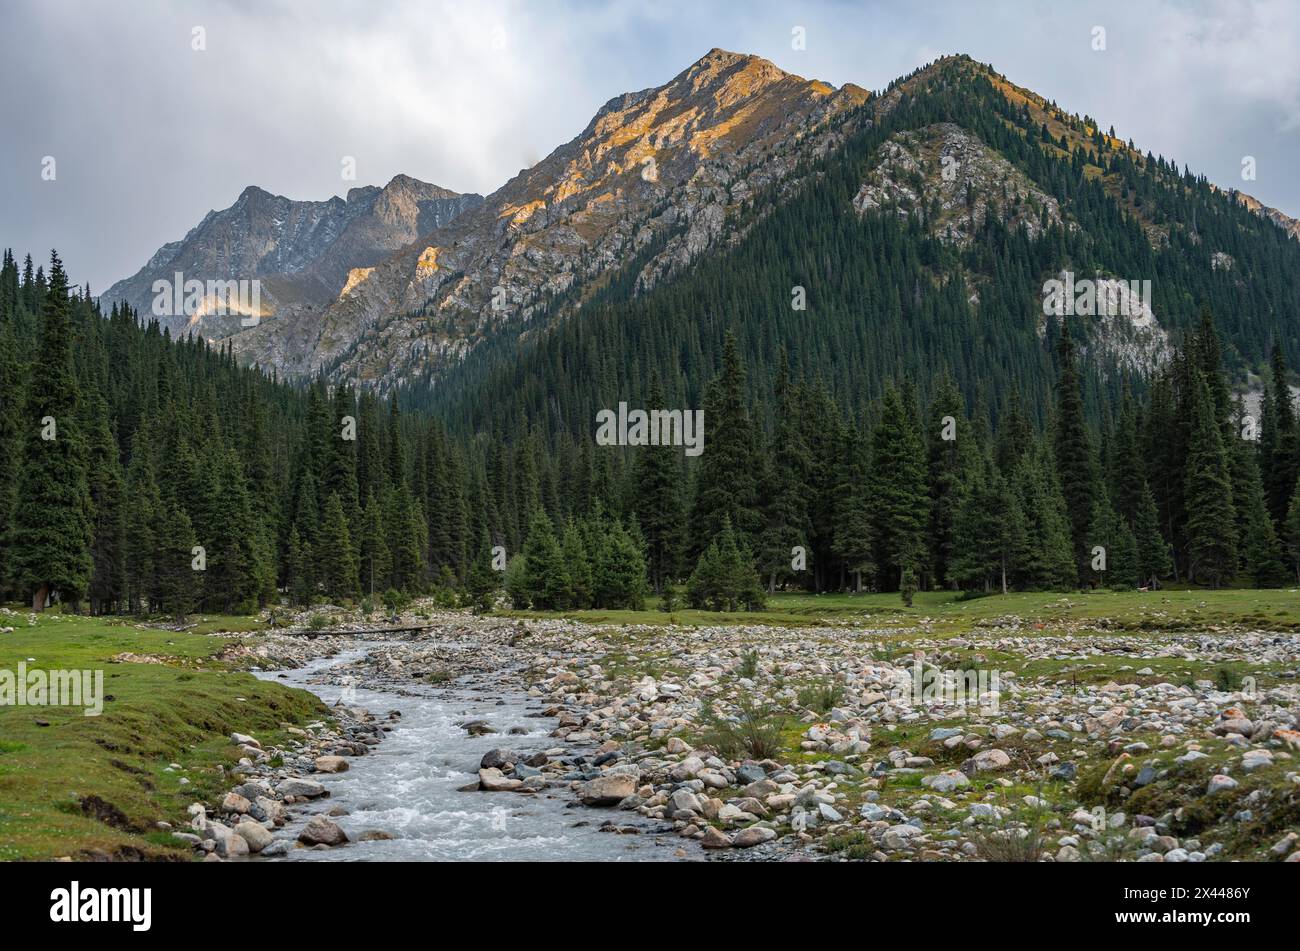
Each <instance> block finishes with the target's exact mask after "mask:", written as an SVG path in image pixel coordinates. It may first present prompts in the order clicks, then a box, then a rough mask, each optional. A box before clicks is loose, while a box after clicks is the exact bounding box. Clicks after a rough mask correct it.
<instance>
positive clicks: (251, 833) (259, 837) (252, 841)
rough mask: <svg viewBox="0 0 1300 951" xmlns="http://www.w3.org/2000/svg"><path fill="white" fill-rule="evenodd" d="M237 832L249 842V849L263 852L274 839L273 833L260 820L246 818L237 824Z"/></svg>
mask: <svg viewBox="0 0 1300 951" xmlns="http://www.w3.org/2000/svg"><path fill="white" fill-rule="evenodd" d="M235 834H236V835H238V836H239V837H240V838H242V839H243V840H244V841H245V842H247V843H248V851H250V852H261V851H262V850H263V849H265V848H266V847H267V846H268V845H270V844H271V842H272V841H273V840H274V837H273V836H272V835H271V833H269V832H267V831H266V827H265V826H263V825H262V823H260V822H255V821H253V820H252V819H244V820H243V821H241V822H240V823H239V825H237V826H235Z"/></svg>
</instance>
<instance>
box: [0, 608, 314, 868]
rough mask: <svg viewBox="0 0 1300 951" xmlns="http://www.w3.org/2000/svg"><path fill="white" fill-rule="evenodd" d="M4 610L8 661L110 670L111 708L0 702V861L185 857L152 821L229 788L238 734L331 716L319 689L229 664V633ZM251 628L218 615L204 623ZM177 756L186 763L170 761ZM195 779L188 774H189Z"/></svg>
mask: <svg viewBox="0 0 1300 951" xmlns="http://www.w3.org/2000/svg"><path fill="white" fill-rule="evenodd" d="M27 618H28V616H27V614H25V613H21V614H8V615H0V627H9V626H12V627H13V628H14V631H13V632H12V633H9V634H0V670H3V669H7V670H11V671H13V670H16V669H17V665H18V664H19V662H24V663H25V664H26V667H27V669H28V670H33V669H44V670H51V669H72V670H80V669H102V670H103V671H104V693H105V695H106V701H105V703H104V709H103V713H102V714H101V715H100V716H95V717H87V716H84V715H83V711H82V710H81V709H80V708H71V707H51V706H41V707H32V706H21V707H20V706H0V860H9V861H12V860H15V859H17V860H22V859H48V858H57V857H60V856H71V857H73V858H93V857H104V856H111V857H116V858H139V857H148V858H168V857H171V858H178V859H187V858H188V857H189V854H190V853H189V851H188V849H178V848H176V847H175V846H174V845H173V844H171V841H170V836H169V835H168V834H167V833H165V832H159V831H157V830H156V828H155V823H156V822H157V821H158V820H168V821H171V822H172V823H173V824H176V825H178V826H179V825H181V824H183V823H184V822H185V820H186V815H185V809H186V807H187V806H188V805H189V804H190V803H191V802H194V801H195V800H201V799H205V798H207V799H211V798H212V797H214V796H219V795H220V794H221V793H224V791H225V790H226V789H227V788H229V785H230V783H229V782H228V781H227V780H226V779H225V778H224V777H223V776H222V768H223V767H229V766H231V765H233V764H234V763H235V762H237V760H238V751H237V750H236V748H235V746H234V745H233V744H232V743H231V742H230V740H229V735H230V733H232V732H235V731H238V732H242V733H252V734H254V735H256V736H258V738H259V739H261V740H263V741H264V742H267V741H270V742H276V741H277V740H278V739H282V738H283V736H282V734H281V733H280V730H281V724H282V723H292V724H300V723H303V722H307V721H310V720H312V719H316V718H319V717H322V716H324V715H325V714H326V711H325V708H324V707H323V706H322V705H321V704H320V703H319V701H317V700H316V698H315V697H313V696H312V695H311V694H309V693H307V692H305V691H301V690H291V689H288V688H285V687H282V686H280V685H278V684H274V683H265V682H263V681H260V680H258V679H257V678H255V677H253V676H252V675H250V674H246V673H238V672H234V671H231V670H229V669H227V668H226V665H225V664H224V663H223V662H222V661H221V659H220V657H219V656H218V655H219V654H220V652H221V650H222V649H223V648H224V647H227V646H229V644H230V642H229V641H228V640H227V639H225V638H215V637H206V636H203V635H202V634H200V633H191V632H186V633H183V634H177V633H172V632H168V631H157V630H152V629H148V628H142V627H139V626H136V625H134V624H131V623H124V622H121V621H117V620H110V619H104V618H79V617H71V616H62V615H56V614H47V615H43V616H39V618H38V620H37V622H36V624H35V625H34V626H29V624H28V619H27ZM231 627H235V628H236V629H238V630H247V629H249V624H248V619H246V618H239V619H212V620H210V621H208V622H206V623H204V625H203V626H202V628H200V629H201V630H226V629H229V628H231ZM170 764H176V765H177V766H179V769H177V768H171V767H170ZM183 780H188V782H183Z"/></svg>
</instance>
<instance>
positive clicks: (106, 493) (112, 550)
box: [89, 399, 127, 614]
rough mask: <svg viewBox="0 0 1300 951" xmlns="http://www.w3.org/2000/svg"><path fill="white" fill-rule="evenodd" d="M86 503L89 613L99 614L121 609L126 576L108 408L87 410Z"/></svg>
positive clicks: (121, 489)
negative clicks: (90, 516) (90, 520)
mask: <svg viewBox="0 0 1300 951" xmlns="http://www.w3.org/2000/svg"><path fill="white" fill-rule="evenodd" d="M91 419H92V423H91V425H92V429H91V434H90V438H91V443H90V457H89V459H90V499H91V505H92V508H93V511H94V519H95V520H94V526H93V530H92V539H93V542H92V544H91V559H92V561H93V564H94V568H93V571H92V574H91V578H90V609H91V611H92V612H94V613H96V614H99V613H103V612H106V611H115V610H119V609H120V608H121V607H123V606H124V601H125V599H126V591H127V575H126V568H127V565H126V523H127V512H126V497H125V494H126V486H125V484H124V481H123V478H122V466H121V463H120V461H119V460H118V453H117V440H115V439H114V438H113V434H112V433H111V432H110V431H109V428H108V406H107V405H106V404H105V403H104V402H103V400H102V399H96V400H95V402H94V403H93V404H92V406H91Z"/></svg>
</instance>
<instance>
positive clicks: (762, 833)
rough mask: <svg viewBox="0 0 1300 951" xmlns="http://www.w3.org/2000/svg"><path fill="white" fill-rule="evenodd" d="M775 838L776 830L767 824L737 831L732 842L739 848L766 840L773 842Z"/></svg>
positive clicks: (750, 846)
mask: <svg viewBox="0 0 1300 951" xmlns="http://www.w3.org/2000/svg"><path fill="white" fill-rule="evenodd" d="M775 838H776V831H775V830H773V829H769V828H767V827H766V826H750V827H749V828H748V829H741V830H740V831H739V832H737V833H736V835H735V837H734V838H732V840H731V842H732V845H734V846H735V847H736V848H738V849H749V848H753V847H754V846H756V845H762V844H763V843H764V842H771V841H772V840H773V839H775Z"/></svg>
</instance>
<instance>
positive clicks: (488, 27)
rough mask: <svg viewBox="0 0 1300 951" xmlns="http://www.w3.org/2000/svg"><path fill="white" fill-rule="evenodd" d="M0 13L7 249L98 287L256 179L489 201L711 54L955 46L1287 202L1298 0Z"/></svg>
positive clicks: (811, 57)
mask: <svg viewBox="0 0 1300 951" xmlns="http://www.w3.org/2000/svg"><path fill="white" fill-rule="evenodd" d="M6 20H7V23H6V29H5V30H4V31H3V33H2V34H0V70H3V75H2V77H0V78H2V79H3V81H2V82H0V112H2V114H3V115H4V116H5V119H6V141H5V143H4V144H3V146H0V243H4V244H11V245H13V246H14V247H15V248H16V249H18V250H19V251H20V252H21V251H26V250H29V249H30V250H31V251H33V253H34V254H42V255H43V254H44V252H45V250H46V249H48V248H49V247H51V246H55V245H57V246H58V247H59V248H60V250H61V252H63V254H64V258H65V260H66V262H67V264H68V266H69V268H70V270H71V273H72V274H73V275H74V277H75V278H77V279H81V280H90V281H91V282H92V286H93V288H94V289H96V290H101V289H103V288H104V287H106V286H107V285H108V284H109V283H111V282H112V281H113V280H116V279H117V278H119V277H123V276H125V275H127V274H129V273H132V272H134V271H135V270H136V269H137V268H138V267H139V266H140V265H141V264H142V263H143V262H144V261H145V260H146V259H147V258H148V256H149V255H150V254H152V253H153V251H154V250H156V248H157V247H158V246H159V245H160V244H162V243H163V242H164V241H168V240H174V239H176V238H179V237H180V236H181V235H183V234H184V233H185V231H186V230H188V229H189V228H190V227H192V226H193V225H194V224H195V223H197V222H198V220H199V219H200V218H201V217H202V216H203V214H204V213H206V212H207V211H208V210H210V209H213V208H221V207H225V206H226V205H228V204H230V203H231V202H232V201H233V200H234V199H235V197H236V196H237V195H238V194H239V192H240V191H241V190H242V189H243V187H244V186H245V185H249V184H257V185H261V186H262V187H264V188H267V189H268V190H270V191H274V192H278V193H281V194H286V195H288V196H290V197H293V198H314V199H323V198H326V197H328V196H330V195H333V194H343V193H345V192H346V191H347V189H348V188H349V187H351V186H352V185H355V184H383V183H385V182H387V181H388V180H389V179H390V178H391V177H392V176H393V175H395V174H397V173H399V172H404V173H406V174H410V175H413V176H415V177H417V178H421V179H424V180H426V181H432V182H435V183H437V184H439V185H443V186H445V187H448V188H454V189H456V190H459V191H478V192H483V193H486V192H490V191H492V190H493V189H495V188H496V187H498V186H499V185H501V184H502V183H504V182H505V180H506V179H508V178H509V177H510V176H511V175H513V174H514V173H516V172H517V171H519V170H520V169H521V168H523V167H526V166H528V165H531V164H533V163H534V162H536V161H537V160H538V159H539V158H541V157H542V156H544V155H546V154H547V153H548V152H550V151H551V149H553V148H555V147H556V146H557V145H559V144H561V143H562V142H565V141H567V140H568V139H570V138H572V137H573V136H574V135H576V134H577V133H578V132H580V131H581V130H582V129H583V127H585V126H586V124H587V122H588V121H589V120H590V118H591V116H592V115H593V114H594V112H595V111H596V109H598V108H599V107H600V106H601V105H602V104H603V103H605V102H606V101H608V100H609V99H610V98H612V97H614V96H616V95H618V94H619V93H622V92H625V91H629V90H635V89H642V88H645V87H648V86H653V85H658V84H660V83H663V82H666V81H667V80H668V79H670V78H671V77H672V76H674V75H675V74H677V73H678V72H680V71H681V70H682V69H684V68H685V67H686V66H688V65H689V64H690V63H691V62H693V61H694V60H695V59H697V58H698V57H699V56H701V55H703V53H705V52H706V51H707V50H708V49H710V48H711V47H714V46H722V47H724V48H728V49H734V50H740V51H745V52H755V53H758V54H760V55H763V56H766V57H768V58H769V59H772V60H773V61H774V62H776V63H777V64H778V65H779V66H781V67H783V68H785V69H788V70H790V71H792V72H796V73H799V74H800V75H803V76H807V77H816V78H820V79H825V80H828V81H830V82H834V83H836V84H841V83H844V82H855V83H857V84H859V85H863V86H866V87H868V88H880V87H882V86H884V85H885V84H886V83H887V82H889V81H890V80H891V79H893V78H895V77H897V76H898V75H901V74H903V73H906V72H909V71H911V70H912V69H914V68H916V67H917V66H919V65H921V64H922V63H923V62H926V61H929V60H931V59H934V58H935V57H936V56H937V55H940V54H942V53H951V52H968V53H970V54H971V55H972V56H975V57H976V58H977V59H980V60H983V61H986V62H992V63H993V65H994V66H995V67H996V68H998V69H999V70H1000V71H1002V72H1004V73H1006V74H1007V75H1008V76H1009V77H1010V78H1011V79H1012V80H1013V81H1015V82H1018V83H1020V84H1021V85H1025V86H1029V87H1030V88H1033V89H1035V90H1037V91H1039V92H1041V93H1042V94H1044V95H1046V96H1048V97H1049V98H1053V99H1056V100H1057V101H1058V102H1060V103H1061V104H1062V105H1063V106H1065V107H1066V108H1069V109H1071V110H1076V111H1080V112H1086V113H1088V114H1090V115H1093V116H1095V117H1096V118H1098V119H1100V120H1101V121H1102V122H1103V123H1104V124H1111V123H1113V124H1114V125H1115V126H1116V129H1117V131H1118V132H1119V133H1120V134H1121V135H1123V136H1125V137H1132V138H1133V139H1134V140H1135V141H1136V142H1137V143H1138V144H1139V146H1141V147H1142V148H1144V149H1146V148H1150V149H1151V150H1152V151H1155V152H1158V153H1161V154H1164V155H1166V156H1168V157H1173V158H1176V159H1177V160H1178V161H1180V162H1186V163H1187V164H1189V165H1190V166H1191V167H1192V168H1193V169H1194V170H1196V171H1201V172H1204V173H1206V174H1207V175H1209V176H1210V177H1211V179H1213V180H1216V181H1219V182H1221V183H1222V184H1225V185H1232V184H1237V185H1241V184H1242V183H1240V181H1239V180H1236V177H1237V176H1239V170H1240V161H1241V157H1242V156H1243V155H1247V154H1249V155H1253V156H1256V157H1257V159H1258V162H1259V169H1260V177H1259V179H1258V181H1257V182H1252V183H1249V187H1247V188H1246V190H1248V191H1253V192H1254V193H1255V194H1257V196H1258V197H1259V198H1260V199H1261V200H1263V201H1265V202H1266V203H1268V204H1272V205H1275V206H1278V207H1281V208H1282V209H1283V210H1289V211H1290V212H1291V213H1293V214H1294V213H1300V182H1297V181H1296V180H1295V178H1294V176H1292V175H1291V174H1290V173H1289V170H1290V168H1291V167H1293V165H1294V159H1293V156H1294V152H1295V149H1296V146H1297V144H1300V60H1298V59H1297V57H1295V55H1294V49H1295V48H1296V45H1297V43H1296V41H1297V39H1300V4H1293V3H1289V2H1286V0H1258V2H1248V0H1201V2H1173V0H1161V2H1150V3H1141V4H1135V3H1132V2H1131V0H1123V2H1120V0H1102V2H1095V3H1090V4H1088V5H1087V6H1086V7H1084V6H1073V5H1071V6H1067V5H1063V4H1059V3H1055V2H1046V0H1042V2H1038V3H1028V4H1026V3H1024V2H1011V0H1001V2H994V3H990V4H978V5H976V4H970V3H967V2H964V0H962V2H957V0H936V2H933V3H926V4H924V5H922V4H916V5H909V6H901V5H898V4H894V3H884V2H866V3H863V2H855V3H849V2H821V3H817V2H809V3H803V4H796V5H792V4H790V3H788V2H778V0H757V2H754V3H751V4H747V5H745V6H744V7H738V6H736V5H734V4H725V3H709V2H700V0H690V2H688V0H658V2H656V3H653V4H651V3H631V2H624V3H596V2H594V0H591V2H586V0H569V2H562V0H554V2H527V3H525V2H508V0H488V2H481V3H474V4H465V3H457V2H440V3H430V2H417V0H386V2H384V3H371V2H362V0H335V2H325V0H321V2H316V3H312V4H299V3H289V2H252V0H247V2H244V0H225V2H206V3H199V2H195V3H187V4H183V5H182V4H175V3H168V2H164V0H133V2H131V3H111V4H110V3H103V2H95V0H68V2H62V3H59V4H50V3H47V2H42V0H18V2H16V3H14V2H11V3H9V4H6ZM1094 25H1104V26H1105V27H1106V29H1107V40H1108V43H1107V49H1106V51H1104V52H1097V51H1094V50H1092V49H1091V45H1090V40H1091V34H1090V31H1091V28H1092V27H1093V26H1094ZM796 26H800V27H803V30H804V35H805V36H806V49H795V48H793V47H792V44H791V31H792V29H793V28H794V27H796ZM196 27H201V28H202V30H203V34H202V35H203V38H204V42H205V46H206V48H205V49H202V50H196V49H194V48H193V47H194V42H195V33H194V31H195V28H196ZM46 155H53V156H55V157H56V159H57V162H58V164H57V169H58V175H57V179H56V180H55V181H53V182H46V181H43V180H42V179H41V177H40V162H41V159H42V157H43V156H46ZM345 156H351V157H353V158H355V160H356V169H357V180H356V181H355V182H350V181H346V180H344V179H343V178H342V177H341V175H340V170H341V167H342V165H341V163H342V160H343V158H344V157H345Z"/></svg>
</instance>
